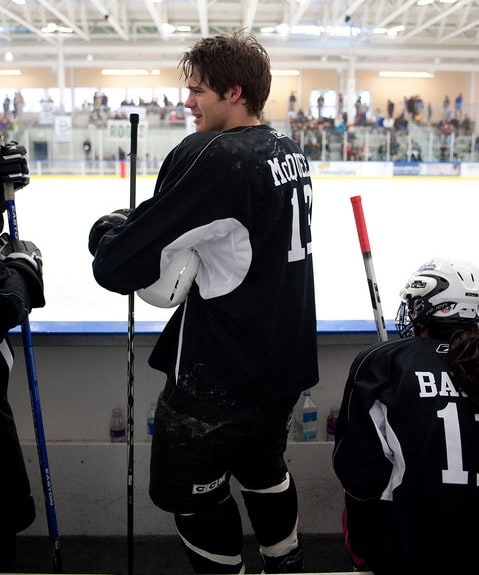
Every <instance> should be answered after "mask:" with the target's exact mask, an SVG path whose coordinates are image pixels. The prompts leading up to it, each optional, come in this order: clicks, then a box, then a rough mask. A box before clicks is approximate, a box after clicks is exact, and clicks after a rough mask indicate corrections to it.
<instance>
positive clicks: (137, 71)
mask: <svg viewBox="0 0 479 575" xmlns="http://www.w3.org/2000/svg"><path fill="white" fill-rule="evenodd" d="M148 73H149V72H148V70H146V69H145V68H104V69H103V70H102V71H101V74H102V76H148Z"/></svg>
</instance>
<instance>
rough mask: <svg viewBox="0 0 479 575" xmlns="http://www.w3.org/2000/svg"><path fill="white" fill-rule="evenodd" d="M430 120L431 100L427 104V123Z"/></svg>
mask: <svg viewBox="0 0 479 575" xmlns="http://www.w3.org/2000/svg"><path fill="white" fill-rule="evenodd" d="M431 121H432V104H431V102H429V103H428V105H427V123H428V124H430V123H431Z"/></svg>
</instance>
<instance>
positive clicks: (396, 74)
mask: <svg viewBox="0 0 479 575" xmlns="http://www.w3.org/2000/svg"><path fill="white" fill-rule="evenodd" d="M379 77H380V78H434V74H433V73H432V72H408V71H402V70H381V72H379Z"/></svg>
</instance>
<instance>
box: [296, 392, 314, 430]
mask: <svg viewBox="0 0 479 575" xmlns="http://www.w3.org/2000/svg"><path fill="white" fill-rule="evenodd" d="M298 431H299V441H316V439H317V435H318V408H317V407H316V404H315V403H314V401H313V400H312V399H311V392H309V391H303V395H302V403H301V406H300V409H299V410H298Z"/></svg>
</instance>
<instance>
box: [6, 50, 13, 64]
mask: <svg viewBox="0 0 479 575" xmlns="http://www.w3.org/2000/svg"><path fill="white" fill-rule="evenodd" d="M5 62H13V54H12V53H11V52H5Z"/></svg>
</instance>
